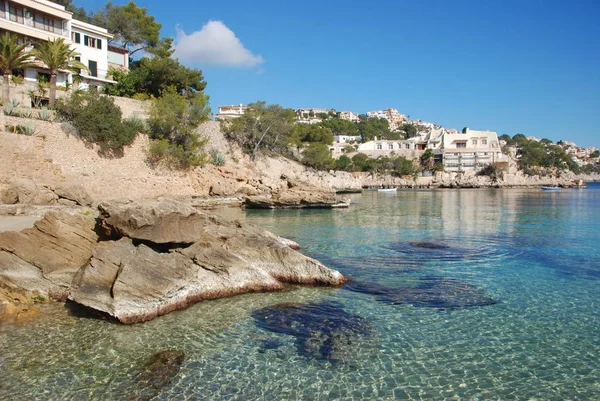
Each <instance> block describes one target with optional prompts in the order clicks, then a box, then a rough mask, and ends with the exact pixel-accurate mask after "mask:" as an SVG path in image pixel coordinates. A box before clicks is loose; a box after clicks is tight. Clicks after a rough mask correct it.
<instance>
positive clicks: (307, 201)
mask: <svg viewBox="0 0 600 401" xmlns="http://www.w3.org/2000/svg"><path fill="white" fill-rule="evenodd" d="M282 179H284V180H285V181H284V185H282V186H281V187H280V188H277V189H274V190H273V191H272V192H271V193H270V194H268V195H254V196H247V197H246V199H245V205H246V207H249V208H259V209H280V208H281V209H286V208H287V209H301V208H336V207H348V206H349V205H350V203H349V202H348V201H343V200H342V201H340V200H339V199H337V198H336V197H335V190H333V189H328V188H323V187H314V186H312V185H309V184H306V183H303V182H300V181H296V180H292V179H288V178H286V177H285V176H284V177H282Z"/></svg>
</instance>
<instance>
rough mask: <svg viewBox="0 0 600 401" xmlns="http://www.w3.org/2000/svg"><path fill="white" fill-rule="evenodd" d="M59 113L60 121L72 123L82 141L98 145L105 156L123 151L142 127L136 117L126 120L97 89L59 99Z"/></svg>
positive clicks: (57, 105) (57, 110)
mask: <svg viewBox="0 0 600 401" xmlns="http://www.w3.org/2000/svg"><path fill="white" fill-rule="evenodd" d="M56 112H57V114H58V116H59V118H60V119H61V120H63V121H64V122H68V123H70V124H72V125H73V127H74V129H75V131H76V133H77V134H78V135H79V137H80V138H81V139H82V140H84V141H85V142H88V143H93V144H97V145H99V146H100V150H101V153H104V154H106V155H119V154H121V153H122V151H123V147H124V146H127V145H130V144H131V143H132V142H133V141H134V139H135V137H136V135H137V133H138V131H139V130H140V129H141V127H140V125H139V123H138V122H136V121H135V120H133V119H130V120H123V119H122V113H121V109H120V108H119V107H118V106H117V105H115V102H114V100H113V99H112V98H110V97H107V96H102V95H100V94H99V93H98V92H97V91H77V92H75V93H73V94H72V95H71V96H70V97H67V98H62V99H60V100H59V101H58V102H57V104H56Z"/></svg>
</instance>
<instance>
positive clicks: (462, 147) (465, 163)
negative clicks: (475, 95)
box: [442, 128, 508, 171]
mask: <svg viewBox="0 0 600 401" xmlns="http://www.w3.org/2000/svg"><path fill="white" fill-rule="evenodd" d="M442 147H443V153H442V154H443V164H444V170H445V171H472V170H477V169H478V168H480V167H483V166H485V165H487V164H493V163H502V162H506V163H508V158H507V157H506V156H505V155H503V154H502V149H501V147H500V142H499V141H498V134H497V133H495V132H491V131H476V130H471V129H469V128H466V129H465V130H463V132H461V133H458V134H447V135H444V137H443V145H442Z"/></svg>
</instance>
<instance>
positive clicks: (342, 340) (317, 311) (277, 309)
mask: <svg viewBox="0 0 600 401" xmlns="http://www.w3.org/2000/svg"><path fill="white" fill-rule="evenodd" d="M252 317H253V318H254V320H255V322H256V324H257V326H258V327H261V328H263V329H265V330H269V331H272V332H275V333H281V334H287V335H291V336H293V337H294V338H295V345H296V349H297V350H298V353H299V354H300V355H303V356H305V357H308V358H315V359H319V360H329V361H332V362H338V361H340V360H343V359H344V357H345V356H346V355H350V354H352V353H353V349H355V347H357V346H358V345H357V344H356V343H357V342H359V341H360V340H361V338H362V337H367V336H370V335H371V334H372V332H373V330H372V328H371V326H370V325H369V324H368V323H367V321H366V320H365V319H363V318H361V317H359V316H356V315H353V314H350V313H348V312H346V311H345V310H343V309H342V308H341V307H340V306H339V305H338V304H336V303H331V302H323V303H315V304H305V305H301V304H280V305H275V306H271V307H267V308H263V309H260V310H257V311H255V312H253V313H252Z"/></svg>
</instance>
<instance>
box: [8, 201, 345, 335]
mask: <svg viewBox="0 0 600 401" xmlns="http://www.w3.org/2000/svg"><path fill="white" fill-rule="evenodd" d="M88 210H89V209H88ZM292 248H295V249H297V248H299V245H298V244H296V243H294V242H293V241H290V240H286V239H283V238H280V237H277V236H275V235H273V234H271V233H269V232H267V231H264V230H261V229H259V228H256V227H252V226H248V225H245V224H242V223H239V222H230V221H227V220H225V219H223V218H220V217H217V216H216V215H213V214H210V213H207V212H204V211H200V210H197V209H195V208H193V207H192V206H190V205H189V204H186V203H183V202H179V201H176V200H173V199H161V200H159V201H149V202H129V203H117V202H107V203H102V204H101V205H99V207H98V214H97V215H95V214H90V213H87V214H86V213H85V212H82V210H78V209H72V210H69V211H67V210H55V211H49V212H47V213H46V214H45V216H44V217H43V218H42V219H41V220H39V221H37V222H35V225H34V227H32V228H27V229H24V230H23V231H21V232H3V233H0V319H1V318H2V316H4V318H8V317H9V315H14V314H15V313H16V314H17V315H19V313H24V312H26V311H28V310H31V309H32V308H31V307H32V305H33V304H34V303H35V302H36V300H37V301H39V302H41V301H44V300H47V299H51V300H55V301H61V302H62V301H65V300H67V299H69V300H71V301H73V302H76V303H78V304H81V305H84V306H86V307H88V308H91V309H93V310H95V311H98V312H101V313H103V314H106V315H108V316H111V317H113V318H115V319H116V320H118V321H119V322H121V323H126V324H130V323H138V322H144V321H148V320H151V319H153V318H155V317H157V316H161V315H164V314H166V313H169V312H171V311H174V310H178V309H182V308H186V307H188V306H189V305H191V304H193V303H195V302H199V301H201V300H206V299H214V298H221V297H226V296H231V295H236V294H242V293H247V292H256V291H275V290H282V289H285V288H287V286H288V285H294V284H303V285H329V286H338V285H341V284H343V283H345V282H346V279H345V278H344V277H343V276H342V275H341V274H340V273H339V272H337V271H335V270H331V269H328V268H327V267H325V266H324V265H322V264H321V263H319V262H318V261H316V260H314V259H311V258H309V257H306V256H304V255H302V254H301V253H299V252H297V251H296V250H294V249H292ZM17 293H18V294H20V295H18V296H15V294H17ZM13 317H14V316H13Z"/></svg>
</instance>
